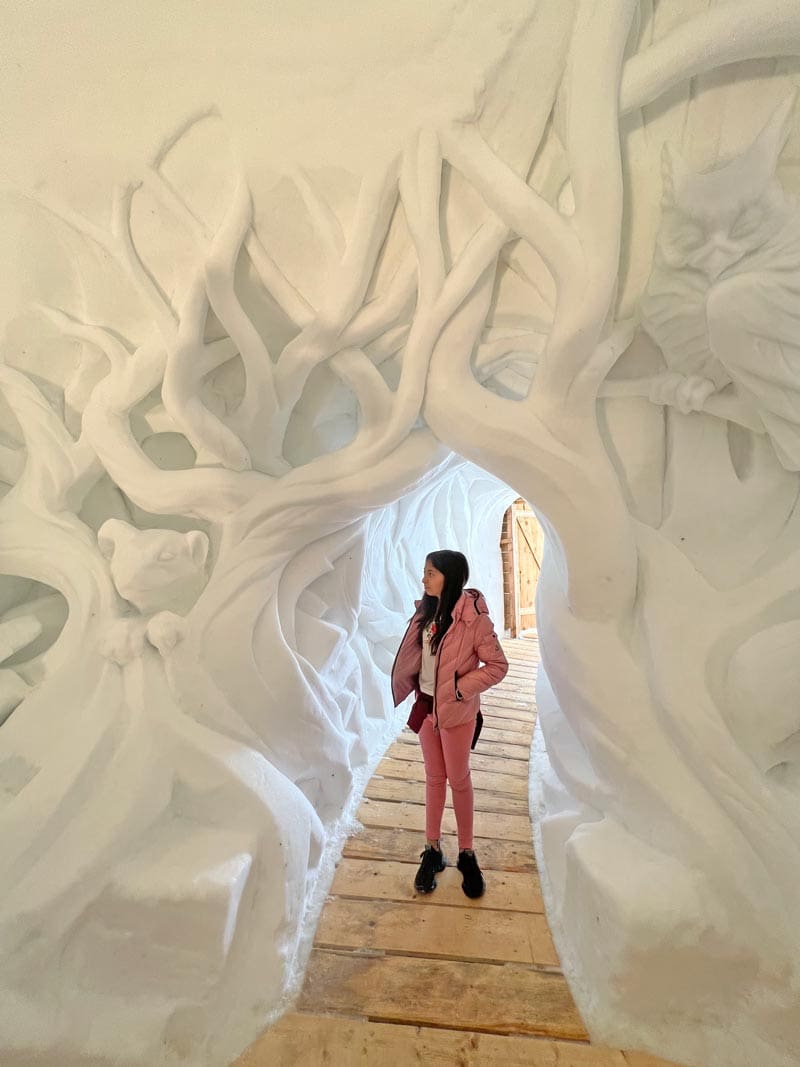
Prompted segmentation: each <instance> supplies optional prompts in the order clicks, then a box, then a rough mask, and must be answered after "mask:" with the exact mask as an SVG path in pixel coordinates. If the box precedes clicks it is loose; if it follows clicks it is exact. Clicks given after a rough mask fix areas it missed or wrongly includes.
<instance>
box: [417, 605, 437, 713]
mask: <svg viewBox="0 0 800 1067" xmlns="http://www.w3.org/2000/svg"><path fill="white" fill-rule="evenodd" d="M432 629H433V624H432V623H428V625H427V626H426V627H425V629H424V631H423V633H422V666H421V667H420V669H419V688H420V690H421V692H423V693H425V694H426V695H427V696H429V697H432V696H433V683H434V680H435V677H436V660H435V657H434V655H433V653H432V652H431V630H432Z"/></svg>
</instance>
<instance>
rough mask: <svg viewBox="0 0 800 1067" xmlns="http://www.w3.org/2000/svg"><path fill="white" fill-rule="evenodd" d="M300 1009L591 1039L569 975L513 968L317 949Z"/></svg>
mask: <svg viewBox="0 0 800 1067" xmlns="http://www.w3.org/2000/svg"><path fill="white" fill-rule="evenodd" d="M420 910H421V909H420ZM465 914H467V915H471V914H472V913H471V912H467V913H465ZM297 1007H298V1008H299V1010H300V1011H311V1012H335V1013H337V1014H342V1015H353V1016H361V1017H367V1018H369V1019H373V1020H376V1021H378V1022H390V1021H403V1022H405V1023H410V1024H412V1025H415V1026H426V1025H431V1024H433V1025H441V1023H442V1020H445V1019H446V1020H447V1021H448V1024H449V1027H450V1028H451V1029H465V1030H480V1031H484V1032H487V1033H498V1034H543V1035H552V1036H553V1037H559V1038H562V1039H563V1038H568V1039H571V1040H578V1041H585V1040H586V1039H587V1034H586V1030H585V1029H584V1026H583V1023H582V1022H581V1020H580V1017H579V1015H578V1012H577V1011H576V1009H575V1005H574V1003H573V1001H572V997H571V995H570V992H569V989H568V987H567V983H566V982H565V981H564V979H563V977H562V976H561V975H559V974H550V973H547V972H545V971H541V970H539V969H537V968H535V967H529V966H523V965H521V964H514V963H505V964H490V963H464V962H460V961H451V960H432V959H420V958H416V957H413V956H372V957H371V956H361V955H353V954H350V953H339V952H332V951H330V950H327V949H314V950H313V951H312V953H311V959H310V961H309V965H308V970H307V972H306V982H305V986H304V988H303V992H302V993H301V995H300V999H299V1001H298V1005H297Z"/></svg>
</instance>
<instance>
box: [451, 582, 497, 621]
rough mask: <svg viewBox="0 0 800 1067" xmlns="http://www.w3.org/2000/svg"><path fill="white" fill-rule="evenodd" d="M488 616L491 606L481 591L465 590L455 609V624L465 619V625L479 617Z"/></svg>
mask: <svg viewBox="0 0 800 1067" xmlns="http://www.w3.org/2000/svg"><path fill="white" fill-rule="evenodd" d="M488 614H489V605H488V604H487V603H486V598H485V597H484V595H483V593H482V592H481V591H480V589H465V590H464V592H463V593H462V594H461V596H460V597H459V598H458V600H457V601H456V606H455V607H454V608H453V622H455V621H456V619H463V621H464V622H465V623H471V622H473V621H474V620H475V619H477V617H478V616H479V615H488Z"/></svg>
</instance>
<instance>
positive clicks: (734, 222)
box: [659, 97, 794, 280]
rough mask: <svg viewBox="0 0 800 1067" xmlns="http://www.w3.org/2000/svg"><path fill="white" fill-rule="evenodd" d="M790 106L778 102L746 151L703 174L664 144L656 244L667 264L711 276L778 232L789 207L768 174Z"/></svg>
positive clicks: (786, 126) (782, 138)
mask: <svg viewBox="0 0 800 1067" xmlns="http://www.w3.org/2000/svg"><path fill="white" fill-rule="evenodd" d="M793 105H794V98H793V97H790V98H789V99H788V100H787V101H784V103H783V104H782V105H781V106H780V107H779V108H778V110H777V111H776V112H775V114H774V115H773V116H772V118H771V119H770V120H769V122H768V123H767V125H766V126H765V127H764V129H763V130H762V131H761V133H760V134H759V135H758V137H757V138H756V139H755V141H753V143H752V144H751V145H750V147H749V148H748V149H746V151H744V152H743V153H742V154H741V155H739V156H735V157H734V158H733V159H730V160H727V161H726V162H723V163H721V164H719V165H718V166H717V167H714V168H713V169H712V170H710V171H707V172H706V173H704V174H698V173H696V172H694V171H692V170H691V169H690V168H689V167H688V165H687V164H686V162H685V161H684V160H683V159H682V158H681V156H679V155H678V154H677V153H676V152H675V151H674V150H673V149H672V148H670V146H669V145H664V156H663V176H664V216H663V221H662V227H661V234H660V240H659V246H660V251H661V254H662V256H663V258H664V260H665V261H666V262H667V263H668V264H669V265H670V266H673V267H676V268H684V267H689V268H690V269H692V270H696V271H699V272H700V273H702V274H704V275H705V276H706V277H707V278H709V279H712V280H713V279H715V278H718V277H719V276H720V275H721V274H722V273H723V272H724V271H725V270H727V269H728V268H729V267H731V266H733V265H734V264H735V263H738V262H739V261H740V260H741V259H743V258H744V257H745V256H747V255H749V254H750V253H752V252H754V251H755V250H756V249H758V248H761V247H762V246H764V245H765V244H767V243H768V242H769V241H770V240H771V239H772V238H773V237H775V236H776V235H777V234H778V233H779V231H780V230H781V228H782V227H783V226H784V224H785V223H786V221H787V220H788V218H789V217H790V215H791V214H792V206H791V204H790V202H789V201H788V199H787V197H786V196H785V194H784V193H783V191H782V189H781V187H780V185H779V184H778V182H777V181H776V180H775V178H774V174H775V169H776V167H777V164H778V157H779V155H780V152H781V149H782V148H783V145H784V144H785V141H786V138H787V136H788V132H789V118H790V115H791V111H792V108H793Z"/></svg>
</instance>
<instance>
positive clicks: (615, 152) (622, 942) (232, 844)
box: [0, 0, 800, 1067]
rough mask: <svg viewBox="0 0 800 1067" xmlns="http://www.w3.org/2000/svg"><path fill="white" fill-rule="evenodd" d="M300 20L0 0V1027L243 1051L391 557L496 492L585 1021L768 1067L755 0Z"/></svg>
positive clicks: (196, 1050)
mask: <svg viewBox="0 0 800 1067" xmlns="http://www.w3.org/2000/svg"><path fill="white" fill-rule="evenodd" d="M336 7H337V10H336V11H335V12H334V14H331V13H330V10H329V8H328V7H326V6H321V5H314V4H310V5H309V11H305V10H304V12H303V14H304V19H305V21H303V20H301V21H298V16H297V13H296V10H295V6H294V5H290V4H288V3H287V4H286V5H285V8H281V7H280V6H279V5H273V8H271V17H272V18H273V22H272V23H270V27H269V29H270V30H272V31H274V28H275V27H276V26H279V27H280V28H281V30H282V31H283V32H282V34H277V33H275V32H272V33H269V32H265V30H264V26H265V23H264V19H263V12H262V10H261V5H258V4H250V3H247V2H245V0H242V2H241V3H240V4H238V5H237V11H236V12H235V13H236V14H238V15H239V18H238V19H235V18H234V19H230V17H229V15H228V14H227V13H226V15H225V21H224V23H221V22H218V21H217V20H216V16H211V17H209V21H208V23H205V22H203V23H202V25H201V24H200V23H199V22H198V21H197V20H198V18H199V15H198V11H197V6H196V5H188V4H176V5H169V6H166V5H162V4H156V3H155V2H153V3H152V4H142V5H137V6H136V10H135V11H131V12H117V11H111V12H110V13H109V9H108V7H107V5H99V4H95V3H94V2H93V0H92V2H87V3H86V4H85V5H83V6H82V8H81V10H80V11H75V10H73V11H70V12H68V14H67V15H66V16H65V14H64V11H63V10H62V9H61V7H60V5H54V6H53V7H52V8H49V7H46V6H44V7H43V6H40V5H27V4H18V5H11V7H10V8H9V15H10V17H11V18H12V19H13V21H14V25H15V29H16V32H15V34H14V35H13V40H14V45H13V47H14V48H15V49H16V50H17V59H18V62H16V63H10V64H6V65H5V67H4V77H5V78H6V79H7V84H6V85H4V90H6V91H4V93H3V94H2V97H1V98H2V99H3V100H4V101H5V107H6V109H7V112H8V119H9V121H8V123H7V126H8V128H9V130H10V138H9V143H11V144H13V146H14V148H15V151H9V152H6V154H5V161H4V167H5V172H6V173H5V179H4V180H5V182H6V184H7V185H8V186H9V187H14V188H16V189H19V190H20V191H21V192H22V194H23V199H22V202H20V200H16V201H14V202H13V203H8V202H7V203H6V204H5V206H4V208H3V212H4V221H6V222H7V225H6V226H4V228H3V233H4V234H5V245H4V246H3V248H2V253H3V257H4V265H5V266H6V270H5V271H4V272H3V276H4V285H3V287H2V304H3V317H4V322H5V323H6V325H5V332H4V339H3V363H2V365H0V389H1V390H2V396H3V403H4V404H5V405H6V406H5V407H4V408H3V410H2V412H1V413H0V420H1V422H2V427H3V440H2V442H0V445H2V448H1V449H0V467H1V473H2V481H3V483H4V486H5V487H7V490H6V491H5V492H4V495H3V497H2V500H1V501H0V521H2V573H3V575H4V576H5V579H4V583H3V585H2V588H1V589H0V598H2V599H0V654H2V655H3V663H2V669H0V717H2V719H3V722H2V725H1V726H0V786H1V787H2V789H1V790H0V842H2V850H3V856H4V863H3V865H2V868H1V869H0V888H1V889H2V892H0V957H1V958H2V968H0V982H2V990H1V991H0V992H2V995H0V1035H2V1039H3V1043H4V1046H5V1051H7V1052H9V1054H11V1050H16V1051H22V1050H31V1049H39V1050H43V1052H44V1054H45V1058H46V1059H47V1057H49V1062H51V1063H53V1064H55V1063H58V1064H59V1067H63V1064H65V1063H67V1062H68V1061H69V1058H70V1056H76V1057H77V1056H79V1055H92V1056H96V1057H98V1058H99V1059H100V1060H101V1062H102V1060H103V1058H106V1059H108V1058H111V1057H117V1056H118V1055H119V1054H120V1051H121V1049H120V1043H121V1039H120V1035H124V1048H125V1054H126V1055H127V1056H128V1059H129V1061H130V1063H131V1064H147V1065H148V1067H152V1065H154V1064H158V1063H160V1062H166V1061H167V1060H169V1059H170V1058H171V1059H173V1060H174V1059H175V1058H177V1059H179V1060H180V1059H183V1060H185V1061H187V1062H191V1063H193V1064H199V1063H208V1064H222V1063H225V1062H227V1061H228V1060H229V1059H230V1058H231V1057H232V1055H233V1054H234V1052H235V1051H237V1050H238V1049H239V1048H241V1047H242V1046H243V1045H244V1044H245V1043H246V1042H247V1041H248V1040H249V1039H250V1038H251V1037H253V1036H254V1034H255V1032H256V1030H257V1028H258V1026H259V1025H260V1024H261V1023H262V1022H263V1021H264V1020H265V1019H266V1018H267V1017H268V1016H269V1013H270V1011H271V1010H273V1009H275V1008H277V1007H278V1006H279V1005H280V1004H281V998H282V995H283V994H284V992H285V989H286V983H287V980H288V976H289V974H290V972H291V968H292V963H293V961H294V960H295V959H296V955H297V952H298V944H299V937H300V932H301V928H302V917H303V907H304V904H305V902H306V900H307V899H308V897H309V894H310V892H311V890H312V887H313V885H314V884H315V879H316V877H317V871H318V870H319V866H320V862H321V857H322V856H323V852H324V847H325V840H326V837H327V836H328V835H329V834H331V833H333V831H334V829H335V827H336V824H337V820H339V819H340V817H341V815H342V812H343V811H345V810H346V809H347V806H348V804H350V803H351V802H352V796H351V790H352V786H353V783H354V782H356V783H357V782H358V781H359V775H363V773H364V770H365V768H368V766H369V762H370V760H371V759H372V758H374V756H375V754H376V750H377V748H378V747H379V746H380V744H381V743H382V741H383V740H385V738H386V736H387V735H388V733H389V732H390V731H391V729H392V728H393V726H395V727H396V724H397V719H396V718H393V717H392V716H391V715H390V714H389V712H388V709H387V707H386V703H385V700H386V697H385V692H386V690H385V680H384V672H385V670H386V668H387V667H388V665H389V657H390V655H391V652H392V648H393V645H394V642H395V641H396V639H397V635H398V634H399V629H400V626H401V624H402V622H401V620H402V617H404V616H405V613H406V612H407V610H408V601H409V599H410V598H411V597H412V596H413V590H414V585H415V580H416V578H417V576H418V574H417V572H418V569H419V566H420V565H421V555H424V552H425V551H427V550H428V549H429V548H430V547H432V546H433V545H436V544H442V543H448V542H452V541H456V540H457V541H460V542H461V543H462V544H465V545H466V546H467V547H468V550H469V551H471V552H472V555H473V560H474V559H475V558H476V556H477V557H478V558H488V556H487V555H486V552H485V547H484V545H485V540H484V542H483V543H481V538H484V539H485V538H488V539H489V540H491V538H492V537H493V536H495V535H494V534H493V533H492V532H491V531H490V532H489V533H486V532H484V533H482V534H475V540H474V541H472V540H471V538H472V537H473V535H472V533H470V535H469V538H467V535H466V526H467V525H468V520H466V519H465V518H464V516H463V513H462V511H461V507H460V505H461V501H462V498H464V497H468V498H469V500H470V504H471V507H472V508H473V515H472V520H473V526H472V527H471V529H475V528H476V527H477V524H478V522H479V521H480V520H481V519H482V518H483V517H486V516H490V517H491V518H492V522H493V523H495V524H496V526H495V528H496V529H499V519H500V515H501V513H502V508H503V506H504V505H505V503H507V500H508V496H509V495H510V494H509V491H508V490H506V489H505V488H503V484H502V483H507V484H508V485H511V486H513V489H514V491H515V492H518V493H520V494H522V495H524V496H525V497H527V498H528V499H529V500H531V502H532V503H533V504H534V506H535V507H536V508H537V510H538V511H539V513H540V515H541V518H542V521H543V523H544V525H545V528H546V531H547V535H548V543H549V552H548V555H547V557H546V560H545V568H544V570H543V574H542V578H541V581H540V585H539V604H538V609H537V615H538V617H539V620H540V625H541V643H542V652H543V657H544V665H545V669H546V673H545V672H542V675H541V692H540V705H541V722H542V737H540V739H539V740H540V749H539V754H540V773H541V779H542V782H543V785H542V789H541V793H540V794H539V795H538V797H537V803H538V804H539V806H540V807H539V816H540V823H539V828H538V836H539V856H540V861H541V868H542V873H543V877H544V880H545V886H546V890H547V893H548V897H549V914H550V917H551V920H552V922H553V925H554V929H555V933H556V938H557V942H558V947H559V949H560V951H561V953H562V957H563V960H564V962H565V966H566V968H567V970H568V972H569V974H570V977H571V980H572V983H573V987H574V989H575V991H576V995H577V997H578V1000H579V1004H580V1007H581V1009H582V1011H583V1013H584V1016H585V1017H586V1019H587V1022H588V1024H589V1026H590V1028H591V1030H592V1033H593V1035H594V1036H595V1037H597V1038H599V1039H601V1040H605V1041H608V1042H610V1043H612V1044H624V1045H638V1046H641V1047H645V1048H650V1049H652V1050H653V1051H655V1052H660V1053H661V1054H662V1055H665V1056H668V1057H673V1058H676V1059H682V1060H684V1061H686V1062H687V1063H689V1062H691V1063H696V1064H698V1065H702V1067H722V1065H724V1067H748V1065H750V1064H752V1063H754V1062H758V1063H763V1064H765V1065H767V1067H783V1065H784V1064H789V1063H793V1062H794V1060H795V1059H796V1055H795V1051H796V1049H797V1047H798V1045H799V1044H800V1024H798V1021H797V1018H796V1010H795V1004H796V999H797V989H798V984H799V983H800V977H798V972H797V962H796V961H797V958H798V945H797V938H798V934H797V930H798V929H800V923H798V915H797V903H796V893H795V886H796V883H797V880H798V875H799V874H800V856H799V855H798V844H797V842H798V840H800V838H798V827H797V825H796V823H797V816H796V810H797V796H796V793H797V788H798V778H797V732H798V728H799V727H798V723H797V720H796V714H795V709H796V706H797V703H798V701H797V696H798V687H799V685H800V676H799V675H798V673H797V667H796V658H795V657H794V656H793V655H792V651H793V638H794V637H795V636H796V633H797V618H798V610H797V607H798V587H800V557H798V552H797V547H796V546H797V543H798V540H797V521H798V520H797V508H796V501H797V495H798V474H797V468H798V465H799V464H798V447H797V425H798V422H800V418H799V417H798V416H799V414H800V412H799V409H798V403H797V367H798V358H797V352H796V343H797V337H798V332H797V330H796V323H797V319H798V315H797V310H796V303H797V301H796V296H797V293H798V288H799V287H800V281H798V279H799V278H800V263H799V262H798V251H797V239H798V222H797V219H798V209H797V206H796V204H795V202H794V200H793V199H792V198H791V195H790V194H791V193H792V190H793V188H794V187H795V186H796V183H797V170H796V168H797V159H798V158H800V152H799V151H798V148H799V147H800V137H798V132H797V129H798V122H797V107H796V104H795V98H794V94H793V86H794V84H795V83H796V81H797V80H798V65H797V63H796V61H794V60H791V59H787V60H785V61H780V60H775V59H774V58H773V57H774V56H776V55H784V56H792V55H797V54H800V15H799V14H798V12H797V10H796V3H795V2H794V0H770V2H769V3H766V2H764V0H747V2H746V3H745V2H744V0H724V2H716V3H708V2H707V0H660V2H659V3H658V4H653V3H650V2H649V0H642V2H641V3H636V2H634V0H609V2H603V3H598V2H595V0H575V2H574V3H570V2H565V0H506V2H505V3H503V4H499V5H498V4H493V5H491V9H492V10H491V11H490V12H489V11H487V10H486V5H480V4H478V3H477V2H475V3H467V4H463V3H455V2H453V3H448V4H443V5H441V6H440V8H439V7H437V9H436V11H434V12H431V11H430V8H429V5H426V6H425V7H424V8H423V7H422V5H421V4H420V5H419V11H418V13H419V15H420V18H419V19H416V18H415V17H414V14H415V12H412V11H411V10H409V4H408V0H403V4H401V5H399V6H398V8H397V9H396V11H395V10H392V9H387V11H386V12H384V13H383V15H381V16H378V15H377V13H376V14H375V16H374V18H373V19H372V21H370V22H369V24H368V25H367V24H364V23H363V21H359V19H360V15H359V11H357V10H356V5H353V6H352V7H348V6H347V5H341V7H342V10H338V8H339V5H336ZM382 7H383V5H382ZM312 8H313V10H311V9H312ZM326 12H327V15H326ZM308 15H313V16H315V17H314V18H305V17H306V16H308ZM395 16H396V17H395ZM65 17H66V18H67V22H66V23H64V22H63V21H62V22H61V23H59V22H58V19H59V18H61V19H62V20H63V19H64V18H65ZM193 19H194V20H195V21H194V23H193V21H192V20H193ZM301 23H302V24H301ZM410 27H411V28H412V29H409V28H410ZM87 29H90V30H91V32H92V35H93V36H94V38H95V39H98V40H99V43H100V44H101V45H104V46H105V47H99V48H98V49H97V50H96V51H95V50H93V49H89V50H87V49H86V48H85V47H81V48H80V49H79V50H76V54H77V53H78V52H79V53H80V62H79V63H78V64H77V66H76V61H75V57H74V55H73V54H72V51H71V48H70V43H69V42H70V34H69V32H68V31H70V30H71V31H72V32H73V33H74V35H75V38H76V39H79V40H81V42H82V43H84V42H85V39H86V34H87ZM195 31H196V32H195ZM356 31H357V32H356ZM176 40H179V41H182V42H186V50H185V53H181V54H176V48H175V44H174V42H175V41H176ZM387 40H391V42H392V49H391V50H388V51H387V50H386V48H385V47H383V45H384V44H385V42H386V41H387ZM151 42H152V47H153V53H152V54H149V53H148V52H147V51H146V49H145V48H144V47H143V45H144V43H147V44H148V45H149V44H150V43H151ZM365 43H366V44H365ZM376 45H380V46H381V47H382V49H383V50H382V52H381V49H380V48H378V49H376V50H377V51H379V52H381V54H384V55H386V54H390V55H392V56H393V57H394V58H393V64H389V69H384V68H383V67H381V68H380V69H376V67H375V65H374V63H373V64H372V65H371V66H370V67H369V76H368V77H365V75H364V60H365V52H364V48H365V46H366V48H367V49H370V48H372V47H373V46H376ZM292 47H294V48H295V50H296V51H297V52H298V53H299V54H301V55H302V57H303V58H302V61H301V62H294V61H293V60H292V61H290V62H289V63H288V64H287V63H286V62H283V63H281V62H279V61H278V60H279V59H280V57H281V56H282V55H283V54H284V53H285V52H286V49H287V48H288V49H289V51H290V52H291V49H292ZM137 50H138V51H137ZM231 55H236V56H237V58H238V57H241V59H242V62H241V63H240V64H238V65H232V64H231V62H230V56H231ZM96 56H102V57H103V60H102V64H99V65H98V63H97V61H96V59H95V57H96ZM182 56H185V59H184V58H182ZM331 57H332V60H333V61H332V60H331ZM182 63H185V67H183V68H182V66H181V64H182ZM115 64H116V66H115ZM348 64H349V66H348ZM109 69H113V70H115V71H119V77H118V78H114V79H109V77H108V70H109ZM43 70H47V72H48V77H47V79H44V78H41V71H43ZM20 71H22V72H23V73H20ZM26 71H34V72H38V73H39V78H40V82H41V84H42V85H43V86H44V85H45V83H46V89H47V95H46V97H45V96H42V97H41V98H40V99H39V100H36V99H35V98H34V88H33V87H34V86H35V85H36V84H37V83H36V80H35V79H33V78H32V77H31V76H30V75H27V76H26V74H25V72H26ZM254 72H256V73H254ZM292 76H294V77H295V78H296V81H295V82H292ZM60 78H63V79H64V81H65V84H66V86H67V87H68V89H69V91H68V92H67V91H66V89H65V91H63V92H59V91H55V90H57V89H58V80H59V79H60ZM270 79H271V80H270ZM306 83H307V84H306ZM76 86H77V90H76ZM26 87H27V88H26ZM26 91H27V93H28V96H27V97H26V95H25V94H26ZM281 92H283V95H282V96H281ZM298 98H299V99H300V100H301V107H300V108H297V107H296V104H295V103H294V101H295V100H296V99H298ZM60 101H68V102H69V104H70V113H69V115H67V114H66V112H64V113H61V114H59V113H58V112H57V111H54V110H53V109H54V108H57V107H58V106H60V104H59V102H60ZM76 101H77V102H78V103H83V105H84V106H83V107H80V106H77V107H76V106H73V105H74V103H75V102H76ZM254 101H255V103H254ZM265 101H269V105H270V106H269V107H265V103H264V102H265ZM148 104H149V105H151V106H148ZM217 106H218V107H219V111H218V110H217ZM270 107H271V110H270ZM32 111H33V112H34V113H36V114H39V115H40V118H41V121H38V122H36V123H32V122H31V114H32ZM134 112H135V116H136V121H133V119H132V116H133V113H134ZM126 115H127V116H130V117H131V120H130V121H128V120H126V119H125V116H126ZM101 119H102V120H103V121H101ZM304 124H305V125H304ZM298 130H301V131H302V132H300V133H298V132H297V131H298ZM64 131H66V132H64ZM114 131H116V132H114ZM304 136H305V140H304ZM229 137H230V138H231V140H232V142H233V145H234V146H235V148H231V147H230V145H229V143H228V138H229ZM665 145H667V148H666V149H665V148H664V146H665ZM309 146H313V148H309ZM270 152H272V153H273V155H274V156H275V158H274V159H271V160H270V164H269V165H270V166H271V167H274V168H275V170H277V171H279V172H280V171H281V169H283V170H284V171H286V172H287V175H288V176H286V177H283V178H278V177H276V176H275V175H272V176H270V175H269V174H267V172H266V162H265V161H266V160H267V159H269V153H270ZM65 159H66V160H67V163H66V165H65V164H64V160H65ZM710 168H712V173H710V174H705V173H704V172H706V171H708V170H709V169H710ZM112 179H113V180H112ZM115 181H116V183H117V188H116V191H114V185H115ZM662 201H663V206H662ZM451 453H455V454H457V455H458V456H461V457H464V458H466V459H468V460H470V461H472V462H474V463H475V464H477V465H478V466H479V467H480V468H482V469H483V470H484V471H487V472H489V474H488V475H481V474H479V473H477V472H476V470H475V469H474V468H464V467H458V466H457V464H455V461H454V460H452V459H450V458H449V457H450V455H451ZM454 465H455V466H454ZM490 475H492V476H495V477H496V478H497V479H499V480H500V483H499V484H498V483H497V482H493V481H487V480H486V479H488V478H489V476H490ZM407 495H408V499H401V498H404V497H406V496H407ZM398 501H399V502H398ZM387 542H390V543H391V545H392V546H393V551H392V552H389V553H387V552H386V550H385V546H386V544H387ZM467 542H469V543H467ZM476 579H479V576H478V575H477V574H476ZM479 580H481V584H484V583H483V581H482V579H479ZM489 584H492V583H491V580H490V581H489ZM43 976H46V978H45V980H43ZM698 1005H699V1006H700V1011H698ZM4 1055H5V1052H4Z"/></svg>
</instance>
